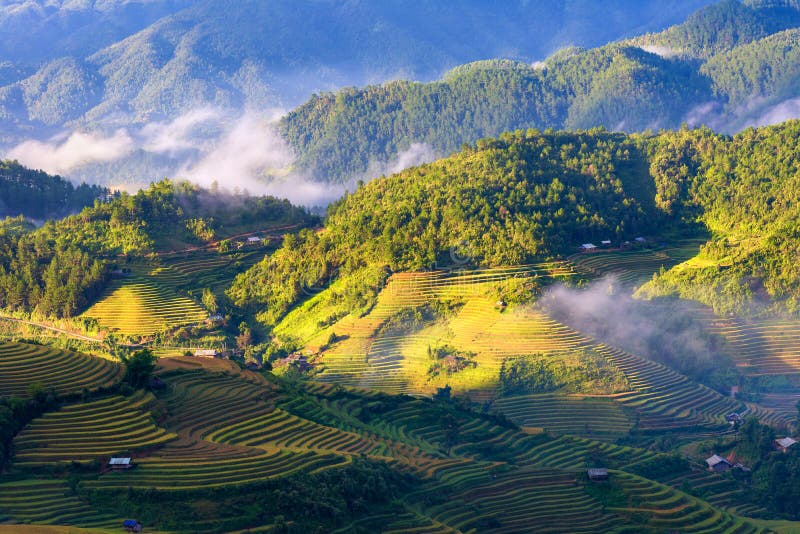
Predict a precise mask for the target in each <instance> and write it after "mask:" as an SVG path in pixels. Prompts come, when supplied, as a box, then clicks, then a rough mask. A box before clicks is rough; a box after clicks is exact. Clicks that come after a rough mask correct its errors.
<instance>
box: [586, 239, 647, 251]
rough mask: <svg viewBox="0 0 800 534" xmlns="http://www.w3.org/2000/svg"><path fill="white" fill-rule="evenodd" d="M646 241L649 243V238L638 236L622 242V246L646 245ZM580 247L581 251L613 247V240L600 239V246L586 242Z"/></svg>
mask: <svg viewBox="0 0 800 534" xmlns="http://www.w3.org/2000/svg"><path fill="white" fill-rule="evenodd" d="M645 243H647V239H645V238H644V237H637V238H635V239H634V240H633V241H632V242H631V241H623V242H622V243H621V244H620V248H629V247H631V246H633V245H634V244H638V245H644V244H645ZM578 248H579V249H580V250H581V252H591V251H593V250H596V249H598V248H611V240H610V239H603V240H602V241H600V246H597V245H595V244H594V243H584V244H582V245H581V246H580V247H578Z"/></svg>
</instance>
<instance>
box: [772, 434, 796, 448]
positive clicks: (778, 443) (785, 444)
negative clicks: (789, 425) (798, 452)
mask: <svg viewBox="0 0 800 534" xmlns="http://www.w3.org/2000/svg"><path fill="white" fill-rule="evenodd" d="M795 443H797V441H796V440H794V439H792V438H789V437H786V438H781V439H776V440H775V448H776V449H778V450H779V451H781V452H788V451H789V448H790V447H792V446H793V445H794V444H795Z"/></svg>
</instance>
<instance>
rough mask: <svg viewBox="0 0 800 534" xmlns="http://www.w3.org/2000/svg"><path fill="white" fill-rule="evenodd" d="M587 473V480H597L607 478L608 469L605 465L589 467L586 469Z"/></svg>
mask: <svg viewBox="0 0 800 534" xmlns="http://www.w3.org/2000/svg"><path fill="white" fill-rule="evenodd" d="M587 474H588V475H589V480H594V481H599V480H608V469H606V468H605V467H595V468H592V469H589V471H587Z"/></svg>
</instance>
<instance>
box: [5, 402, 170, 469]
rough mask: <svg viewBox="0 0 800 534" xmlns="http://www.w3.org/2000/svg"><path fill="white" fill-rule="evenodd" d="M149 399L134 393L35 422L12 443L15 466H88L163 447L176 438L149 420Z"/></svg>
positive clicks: (73, 407) (79, 405)
mask: <svg viewBox="0 0 800 534" xmlns="http://www.w3.org/2000/svg"><path fill="white" fill-rule="evenodd" d="M154 400H155V399H154V397H153V396H152V395H151V394H149V393H147V394H145V393H143V392H139V393H137V394H136V395H134V396H131V397H127V398H126V397H121V396H118V395H115V396H111V397H107V398H104V399H101V400H96V401H92V402H86V403H76V404H70V405H67V406H65V407H63V408H61V409H59V410H57V411H54V412H49V413H46V414H45V415H43V416H41V417H39V418H37V419H34V420H33V421H32V422H31V423H30V424H29V425H28V426H27V427H25V429H24V430H23V431H22V432H20V433H19V434H18V435H17V437H16V438H15V439H14V445H15V447H16V451H17V452H16V458H15V465H16V466H17V467H20V468H28V467H39V466H44V465H51V464H57V463H66V462H90V461H92V460H100V459H103V458H107V457H109V456H114V455H118V454H121V453H125V452H132V451H137V450H142V449H149V448H154V447H158V446H159V445H163V444H164V443H166V442H168V441H170V440H172V439H175V437H176V436H175V434H172V433H169V432H167V431H166V430H164V429H162V428H159V427H157V426H156V425H155V423H154V422H153V417H152V415H151V414H150V412H149V411H148V407H149V406H150V405H151V404H152V403H153V401H154Z"/></svg>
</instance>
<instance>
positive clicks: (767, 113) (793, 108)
mask: <svg viewBox="0 0 800 534" xmlns="http://www.w3.org/2000/svg"><path fill="white" fill-rule="evenodd" d="M798 118H800V97H797V98H790V99H788V100H784V101H783V102H780V103H779V104H776V105H774V106H771V107H768V108H766V110H764V111H762V112H761V114H760V115H759V116H758V117H756V118H755V119H752V120H750V121H748V122H747V123H746V124H745V125H744V126H745V127H750V126H770V125H772V124H780V123H782V122H786V121H788V120H792V119H798Z"/></svg>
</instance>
